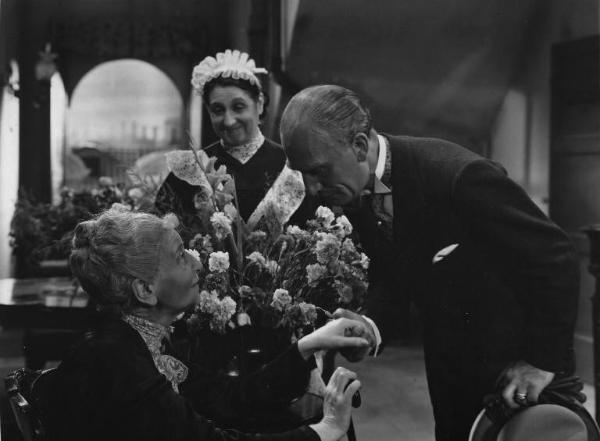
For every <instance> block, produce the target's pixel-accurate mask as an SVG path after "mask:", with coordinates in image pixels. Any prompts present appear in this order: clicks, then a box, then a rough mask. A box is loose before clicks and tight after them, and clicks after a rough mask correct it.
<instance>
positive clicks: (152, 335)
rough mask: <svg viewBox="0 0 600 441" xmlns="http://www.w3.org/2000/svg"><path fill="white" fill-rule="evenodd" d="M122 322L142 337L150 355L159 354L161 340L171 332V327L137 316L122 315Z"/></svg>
mask: <svg viewBox="0 0 600 441" xmlns="http://www.w3.org/2000/svg"><path fill="white" fill-rule="evenodd" d="M123 320H125V322H126V323H128V324H129V325H130V326H131V327H132V328H133V329H135V330H136V331H137V332H138V333H139V334H140V335H141V336H142V338H143V339H144V341H145V342H146V345H147V346H148V349H150V352H152V353H154V352H159V353H160V348H161V346H162V341H163V339H164V338H165V337H168V336H169V335H170V334H171V332H172V330H173V328H172V327H171V326H164V325H161V324H159V323H155V322H152V321H150V320H147V319H145V318H142V317H139V316H137V315H131V314H127V315H124V316H123Z"/></svg>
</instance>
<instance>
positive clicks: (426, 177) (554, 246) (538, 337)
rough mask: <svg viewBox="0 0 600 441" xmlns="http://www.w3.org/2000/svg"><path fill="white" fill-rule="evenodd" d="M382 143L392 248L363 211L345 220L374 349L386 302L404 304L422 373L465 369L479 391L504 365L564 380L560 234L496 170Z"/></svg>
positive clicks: (566, 310)
mask: <svg viewBox="0 0 600 441" xmlns="http://www.w3.org/2000/svg"><path fill="white" fill-rule="evenodd" d="M387 137H388V139H389V141H390V148H391V155H392V187H393V190H392V197H393V208H394V213H393V214H394V216H393V222H394V225H393V226H394V237H393V243H391V244H390V242H389V241H386V240H385V239H384V237H383V236H382V234H381V232H380V231H379V227H378V225H377V222H376V220H375V219H374V218H373V216H372V214H370V213H371V212H370V210H369V209H368V208H362V209H360V210H359V211H358V212H357V213H355V214H354V215H353V216H352V220H353V222H354V223H355V227H356V228H357V230H358V232H359V235H360V239H361V242H362V244H363V246H364V247H365V248H366V251H367V254H369V255H370V257H371V258H372V268H371V276H372V277H371V279H372V284H373V293H374V295H373V296H372V297H371V298H370V299H369V302H368V313H369V315H370V316H372V318H374V319H375V321H376V323H378V325H380V327H381V328H382V331H383V337H384V340H385V336H386V334H389V331H390V330H391V329H392V327H393V326H397V317H395V315H394V312H395V309H394V308H395V305H394V304H395V303H398V299H400V298H402V297H403V296H410V298H411V299H413V300H414V302H415V303H416V304H417V305H418V307H419V309H420V311H421V318H422V321H423V328H424V339H425V349H426V360H427V363H429V364H431V363H433V362H436V361H437V362H443V363H446V362H447V363H448V365H447V366H448V368H449V369H451V364H452V363H455V364H459V365H460V364H463V365H464V364H469V365H471V369H472V370H473V371H474V372H473V375H474V376H475V375H478V376H481V377H480V379H481V380H483V381H485V382H489V383H490V387H492V379H493V378H494V377H495V376H496V375H498V374H499V373H500V371H501V370H502V369H503V368H504V367H506V363H507V362H509V361H516V360H525V361H527V362H528V363H530V364H531V365H533V366H536V367H538V368H541V369H544V370H547V371H551V372H568V371H571V370H572V369H573V365H572V361H573V357H572V335H573V328H574V323H575V319H576V311H577V302H578V283H579V269H578V263H577V259H576V255H575V251H574V248H573V246H572V244H571V242H570V241H569V239H568V237H567V236H566V234H565V233H564V232H563V231H562V230H561V229H560V228H559V227H557V226H556V225H555V224H554V223H552V222H551V221H550V220H549V219H548V218H547V217H546V216H545V215H544V214H543V213H542V212H541V211H540V210H539V209H538V208H537V206H536V205H535V204H534V203H533V202H532V201H531V199H530V198H529V197H528V196H527V194H526V193H525V192H524V191H523V189H522V188H520V187H519V186H518V185H517V184H515V183H514V182H513V181H512V180H510V179H509V178H508V177H507V176H506V172H505V171H504V170H503V169H502V168H501V167H500V166H499V165H497V164H496V163H493V162H491V161H489V160H486V159H484V158H482V157H480V156H478V155H476V154H475V153H472V152H470V151H468V150H466V149H464V148H462V147H460V146H458V145H455V144H452V143H450V142H447V141H443V140H439V139H427V138H412V137H397V136H387ZM452 244H459V245H458V247H457V248H456V249H455V250H454V251H453V252H452V253H451V254H449V255H448V256H447V257H446V258H445V259H443V260H441V261H440V262H438V263H435V264H433V263H432V259H433V257H434V255H435V254H436V252H437V251H439V250H441V249H443V248H445V247H447V246H449V245H452ZM396 311H397V309H396ZM395 320H396V323H395ZM428 349H429V351H428ZM438 356H439V357H438ZM464 368H465V367H464V366H463V369H464ZM466 369H469V367H468V366H467V367H466ZM490 392H491V391H490Z"/></svg>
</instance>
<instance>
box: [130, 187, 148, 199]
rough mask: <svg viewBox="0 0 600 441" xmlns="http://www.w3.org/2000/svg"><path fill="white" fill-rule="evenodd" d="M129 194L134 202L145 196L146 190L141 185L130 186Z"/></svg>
mask: <svg viewBox="0 0 600 441" xmlns="http://www.w3.org/2000/svg"><path fill="white" fill-rule="evenodd" d="M127 196H129V197H130V198H131V199H133V200H134V202H137V201H139V200H140V199H142V198H143V197H144V190H142V189H141V188H139V187H133V188H130V189H129V191H128V192H127Z"/></svg>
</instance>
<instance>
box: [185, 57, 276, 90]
mask: <svg viewBox="0 0 600 441" xmlns="http://www.w3.org/2000/svg"><path fill="white" fill-rule="evenodd" d="M266 73H268V72H267V70H266V69H265V68H263V67H256V64H255V63H254V60H253V59H252V58H250V57H249V56H248V54H247V53H245V52H240V51H238V50H233V51H232V50H231V49H227V50H226V51H225V52H219V53H218V54H217V56H216V58H214V57H206V58H205V59H204V60H202V61H201V62H200V63H199V64H198V65H196V67H194V71H193V73H192V86H194V89H195V90H196V92H197V93H199V94H202V92H203V90H204V85H205V84H206V83H208V82H209V81H210V80H212V79H214V78H217V77H223V78H234V79H236V80H238V79H243V80H246V81H248V82H250V84H254V85H255V86H257V87H258V88H259V89H261V88H262V86H261V84H260V81H258V78H257V77H256V74H266Z"/></svg>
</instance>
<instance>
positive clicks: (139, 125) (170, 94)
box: [65, 59, 187, 188]
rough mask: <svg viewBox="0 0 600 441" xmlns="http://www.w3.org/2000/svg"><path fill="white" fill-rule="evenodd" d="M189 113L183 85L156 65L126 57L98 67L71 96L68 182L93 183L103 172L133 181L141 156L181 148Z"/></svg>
mask: <svg viewBox="0 0 600 441" xmlns="http://www.w3.org/2000/svg"><path fill="white" fill-rule="evenodd" d="M183 114H184V105H183V100H182V98H181V95H180V93H179V91H178V90H177V88H176V87H175V85H174V84H173V82H172V81H171V79H169V77H167V75H166V74H165V73H163V72H162V71H161V70H159V69H158V68H156V67H155V66H153V65H151V64H149V63H146V62H144V61H139V60H134V59H123V60H117V61H110V62H106V63H103V64H101V65H99V66H97V67H95V68H94V69H93V70H91V71H90V72H88V73H87V74H86V75H85V76H84V77H83V79H82V80H81V81H80V83H79V84H78V85H77V87H76V88H75V90H74V92H73V96H72V99H71V106H70V108H69V111H68V140H67V151H66V157H65V184H67V185H69V186H71V187H74V188H82V187H87V186H89V185H93V184H94V183H95V182H96V181H97V179H98V178H99V177H101V176H109V177H111V178H112V179H113V182H115V183H123V184H128V179H129V178H128V169H129V168H130V167H132V166H133V165H134V163H135V162H136V161H137V160H138V159H139V158H140V157H143V156H146V155H150V154H155V153H156V152H162V151H168V150H172V149H176V148H181V146H182V144H183V142H184V141H183V140H184V139H186V138H187V136H185V134H184V133H183V117H182V116H183Z"/></svg>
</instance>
